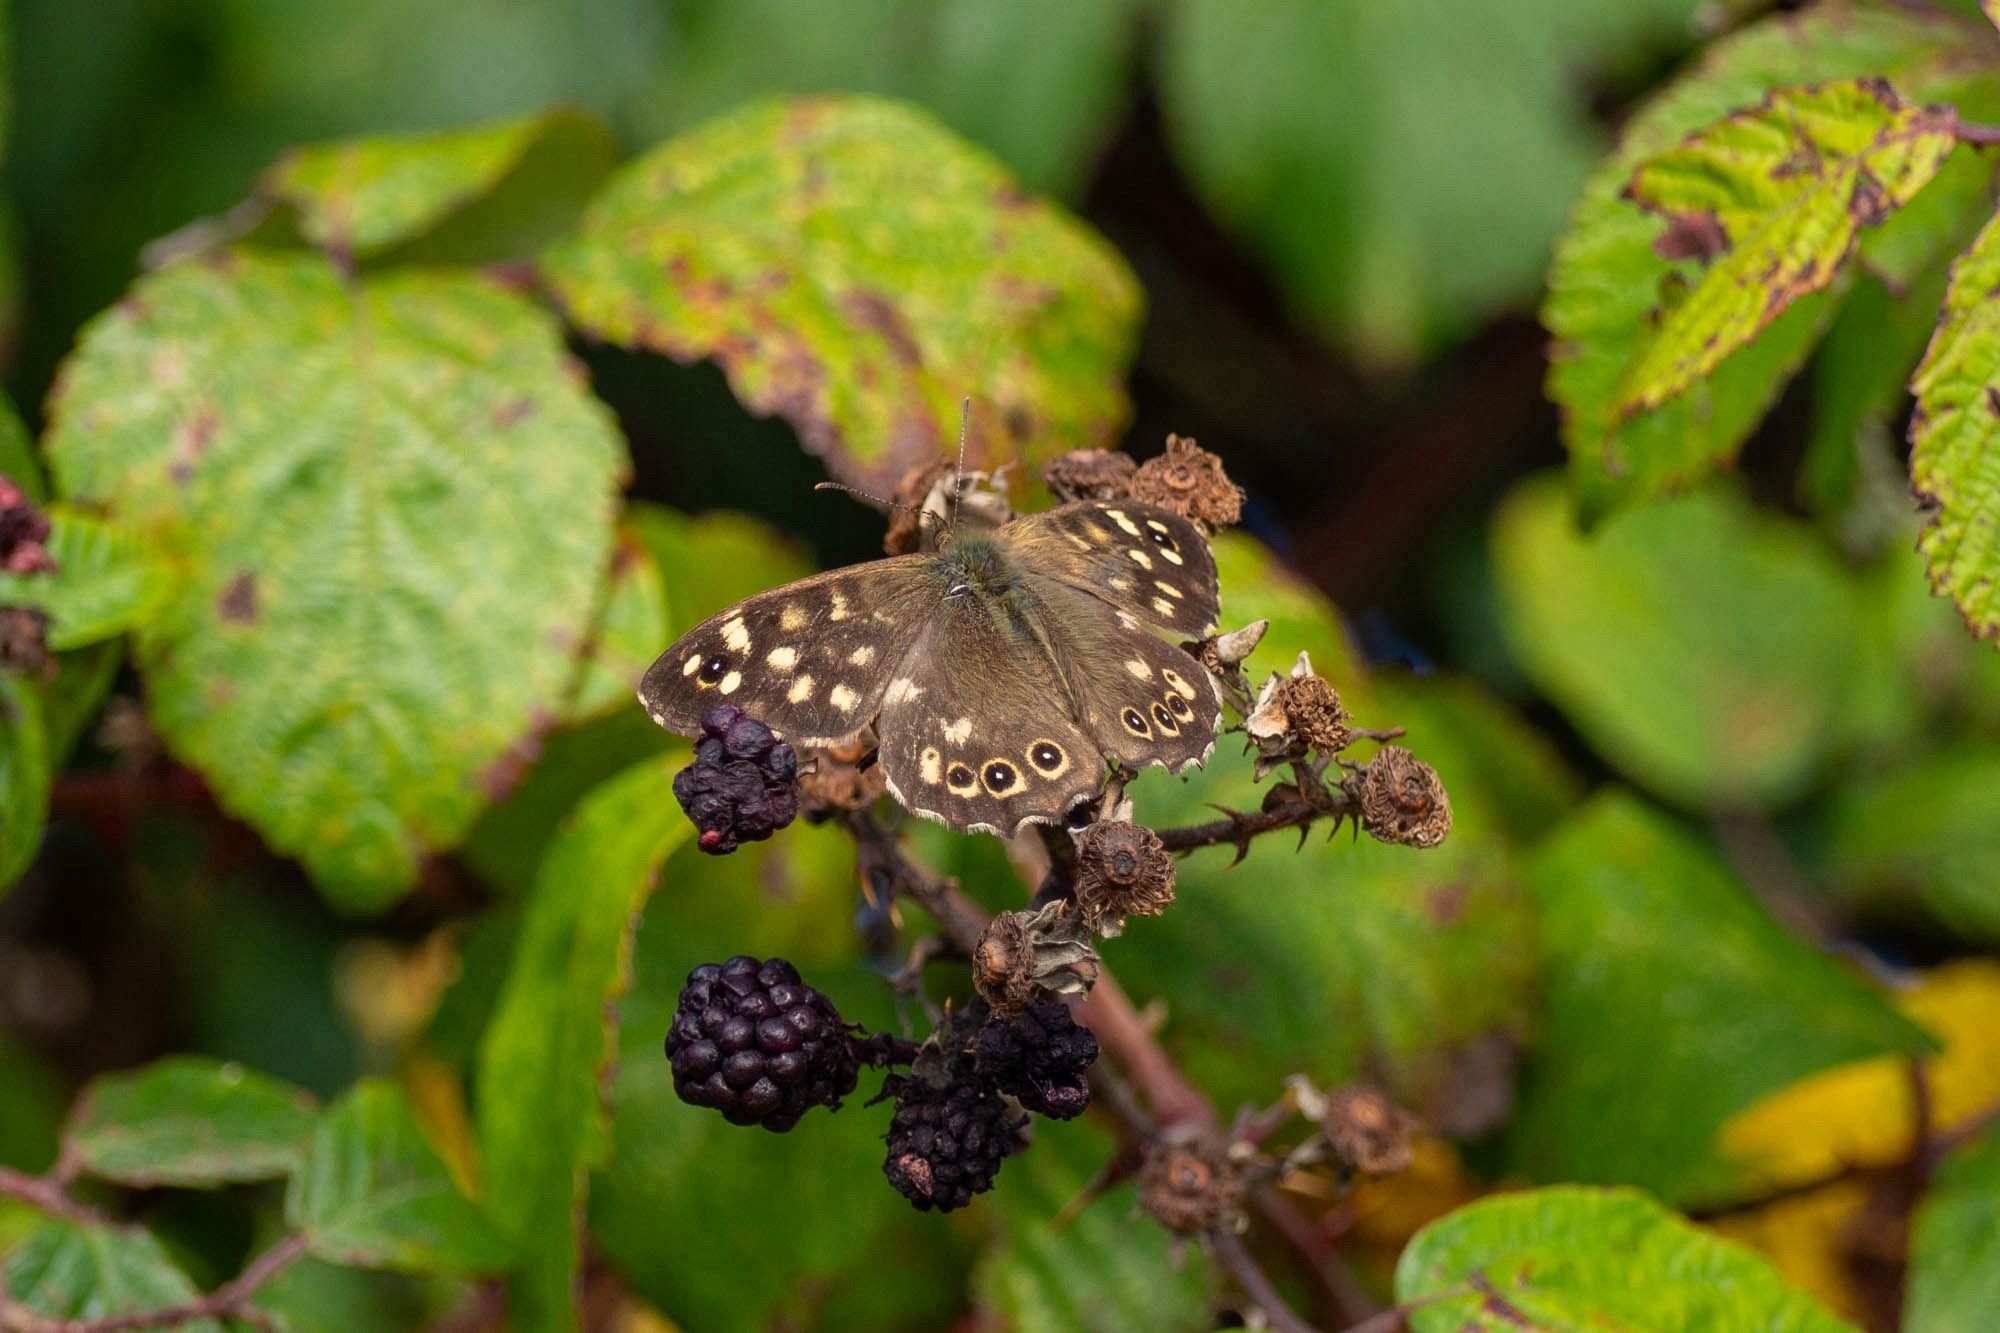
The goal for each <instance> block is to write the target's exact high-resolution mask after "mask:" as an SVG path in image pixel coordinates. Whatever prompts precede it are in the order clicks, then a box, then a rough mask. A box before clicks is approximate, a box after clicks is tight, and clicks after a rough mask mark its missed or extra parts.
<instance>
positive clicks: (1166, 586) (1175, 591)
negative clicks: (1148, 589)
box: [1153, 579, 1187, 601]
mask: <svg viewBox="0 0 2000 1333" xmlns="http://www.w3.org/2000/svg"><path fill="white" fill-rule="evenodd" d="M1153 586H1154V587H1155V588H1158V589H1159V590H1160V591H1161V592H1163V593H1165V594H1166V595H1167V596H1169V597H1171V598H1173V599H1174V600H1175V601H1179V600H1180V599H1181V598H1183V597H1185V596H1187V594H1186V593H1184V592H1182V591H1181V590H1180V589H1179V588H1176V587H1175V586H1174V585H1173V584H1171V583H1169V582H1167V581H1166V580H1165V579H1154V580H1153Z"/></svg>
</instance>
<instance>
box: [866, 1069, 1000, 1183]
mask: <svg viewBox="0 0 2000 1333" xmlns="http://www.w3.org/2000/svg"><path fill="white" fill-rule="evenodd" d="M882 1090H883V1092H884V1093H887V1094H889V1095H892V1096H894V1097H895V1099H896V1114H895V1115H894V1116H893V1117H892V1118H891V1119H890V1121H889V1134H888V1140H889V1156H888V1160H887V1161H885V1162H884V1163H883V1164H882V1172H883V1174H884V1175H886V1176H888V1177H889V1183H890V1184H891V1185H894V1186H895V1187H896V1189H897V1191H898V1192H899V1193H901V1194H902V1196H903V1197H904V1198H906V1199H908V1200H909V1201H910V1202H911V1203H913V1204H915V1205H916V1206H917V1207H918V1208H919V1209H920V1210H922V1211H925V1212H928V1211H930V1210H931V1209H933V1208H935V1209H936V1210H937V1211H938V1212H941V1213H948V1212H950V1211H952V1210H953V1209H954V1208H963V1207H965V1205H966V1204H968V1203H971V1202H972V1196H973V1195H975V1194H984V1193H985V1192H986V1191H987V1190H989V1189H992V1188H993V1178H994V1177H995V1176H997V1175H999V1174H1000V1163H1001V1161H1002V1160H1003V1159H1004V1158H1005V1157H1006V1156H1007V1155H1008V1154H1009V1153H1011V1152H1013V1151H1015V1149H1016V1148H1018V1147H1019V1146H1020V1145H1021V1134H1022V1130H1023V1128H1024V1127H1025V1122H1026V1117H1024V1116H1022V1115H1020V1113H1019V1112H1017V1111H1015V1110H1014V1109H1013V1108H1011V1107H1010V1106H1008V1105H1007V1103H1006V1102H1005V1101H1004V1100H1003V1099H1002V1098H1001V1097H1000V1095H999V1093H998V1092H996V1091H995V1090H994V1088H993V1085H992V1084H990V1083H988V1082H987V1081H986V1080H985V1079H983V1078H978V1077H960V1078H957V1079H954V1080H952V1081H950V1082H946V1083H932V1082H930V1081H928V1080H926V1079H923V1078H920V1077H917V1076H915V1075H902V1074H891V1075H890V1076H889V1077H888V1078H887V1079H884V1080H883V1087H882Z"/></svg>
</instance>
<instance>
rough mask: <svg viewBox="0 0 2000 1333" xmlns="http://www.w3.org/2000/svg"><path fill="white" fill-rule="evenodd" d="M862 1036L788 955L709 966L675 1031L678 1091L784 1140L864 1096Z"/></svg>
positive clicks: (672, 1054) (693, 980)
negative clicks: (857, 1045)
mask: <svg viewBox="0 0 2000 1333" xmlns="http://www.w3.org/2000/svg"><path fill="white" fill-rule="evenodd" d="M857 1030H858V1028H856V1027H855V1026H853V1025H850V1024H848V1023H845V1022H843V1021H842V1020H841V1017H840V1011H839V1010H837V1009H835V1008H834V1007H833V1001H831V1000H829V999H827V998H826V996H824V995H822V994H820V992H818V991H817V990H814V989H813V988H812V987H811V986H808V985H806V984H805V983H804V982H803V981H801V980H800V979H799V974H798V970H797V969H796V968H794V967H793V966H792V965H791V964H790V963H788V962H786V961H785V960H784V959H782V958H773V959H771V960H770V961H769V962H761V961H759V960H758V959H755V958H749V957H743V956H738V957H735V958H732V959H730V960H729V961H728V962H726V963H703V964H702V965H701V966H700V967H697V968H696V969H695V970H694V971H692V972H690V973H688V979H687V985H686V986H685V987H683V988H682V990H681V1001H680V1007H679V1008H678V1009H676V1010H675V1011H674V1022H673V1026H672V1027H671V1028H669V1029H668V1031H667V1060H668V1062H669V1063H671V1064H672V1066H673V1070H674V1091H675V1092H677V1093H679V1094H680V1098H681V1100H682V1101H684V1102H687V1103H689V1104H690V1105H693V1106H707V1107H711V1108H713V1109H714V1110H717V1111H720V1112H722V1115H723V1118H724V1119H725V1120H728V1121H729V1122H730V1123H731V1124H733V1125H762V1126H763V1127H764V1128H765V1129H769V1130H774V1131H777V1132H780V1133H782V1132H783V1131H785V1130H788V1129H790V1128H791V1127H792V1126H793V1125H796V1124H797V1123H798V1122H799V1117H800V1116H802V1115H804V1114H805V1113H806V1112H807V1111H808V1110H810V1109H811V1108H812V1107H815V1106H826V1107H832V1108H836V1109H837V1108H838V1107H839V1106H840V1099H841V1098H842V1097H844V1096H846V1095H847V1094H848V1093H850V1092H853V1091H854V1082H855V1078H856V1076H857V1074H858V1072H859V1069H860V1060H859V1057H858V1056H857V1055H856V1053H855V1051H854V1049H853V1046H852V1045H851V1044H850V1042H849V1040H848V1038H849V1036H850V1034H851V1033H853V1032H855V1031H857Z"/></svg>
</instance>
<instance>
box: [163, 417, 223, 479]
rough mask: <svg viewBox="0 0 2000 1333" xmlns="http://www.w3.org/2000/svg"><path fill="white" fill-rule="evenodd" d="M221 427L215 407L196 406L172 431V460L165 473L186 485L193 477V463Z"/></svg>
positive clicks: (206, 449)
mask: <svg viewBox="0 0 2000 1333" xmlns="http://www.w3.org/2000/svg"><path fill="white" fill-rule="evenodd" d="M221 427H222V422H221V420H220V419H219V418H218V417H217V416H216V415H215V409H214V408H212V407H209V406H207V405H206V404H204V405H202V406H201V407H197V408H196V409H195V410H194V413H193V415H191V416H189V417H188V418H187V419H185V420H184V421H182V422H181V424H180V427H179V429H177V430H175V431H174V461H173V462H172V463H171V464H170V465H169V466H168V468H167V474H168V475H169V476H171V477H172V478H173V479H174V480H175V481H177V482H180V483H181V484H182V485H186V484H187V483H188V482H189V481H191V480H193V479H194V469H195V464H196V463H199V462H200V461H201V456H202V455H203V454H204V453H206V452H207V451H208V446H209V445H210V444H211V443H212V442H213V441H214V439H215V432H216V431H218V430H220V429H221Z"/></svg>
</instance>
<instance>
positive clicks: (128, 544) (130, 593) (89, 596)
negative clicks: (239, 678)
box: [0, 503, 169, 652]
mask: <svg viewBox="0 0 2000 1333" xmlns="http://www.w3.org/2000/svg"><path fill="white" fill-rule="evenodd" d="M48 514H49V539H48V542H47V543H46V546H47V549H48V553H49V558H50V559H52V560H54V561H55V563H56V567H55V570H54V572H52V573H41V574H7V573H0V606H32V607H35V608H37V609H39V610H41V611H42V612H44V613H45V614H46V615H47V616H48V618H49V631H48V640H49V647H50V648H52V649H54V650H55V651H57V652H67V651H69V650H70V649H72V648H82V647H84V646H86V645H88V644H93V643H97V642H99V641H100V640H103V639H109V638H112V637H113V636H115V635H119V634H123V633H124V632H125V631H126V630H129V629H131V628H132V627H133V626H134V625H137V624H139V623H140V622H141V621H143V620H145V619H146V618H147V617H148V616H150V615H151V614H152V613H153V611H154V610H155V609H157V608H158V606H159V605H160V603H161V602H163V601H164V600H165V598H166V595H167V583H168V580H169V575H168V571H167V570H166V569H165V567H163V566H162V565H161V563H160V562H159V560H158V559H157V558H156V557H155V556H154V554H153V552H152V551H151V550H149V549H148V548H147V546H146V545H145V543H143V542H141V541H139V540H137V539H136V538H134V537H133V535H132V534H131V533H129V532H126V531H124V530H123V529H121V528H120V527H119V526H118V525H117V524H115V523H107V522H106V521H105V520H103V519H101V518H93V517H92V516H91V515H89V514H86V513H82V512H80V511H78V510H77V509H75V508H73V507H72V506H69V505H65V504H60V503H58V504H53V505H50V506H49V510H48Z"/></svg>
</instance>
